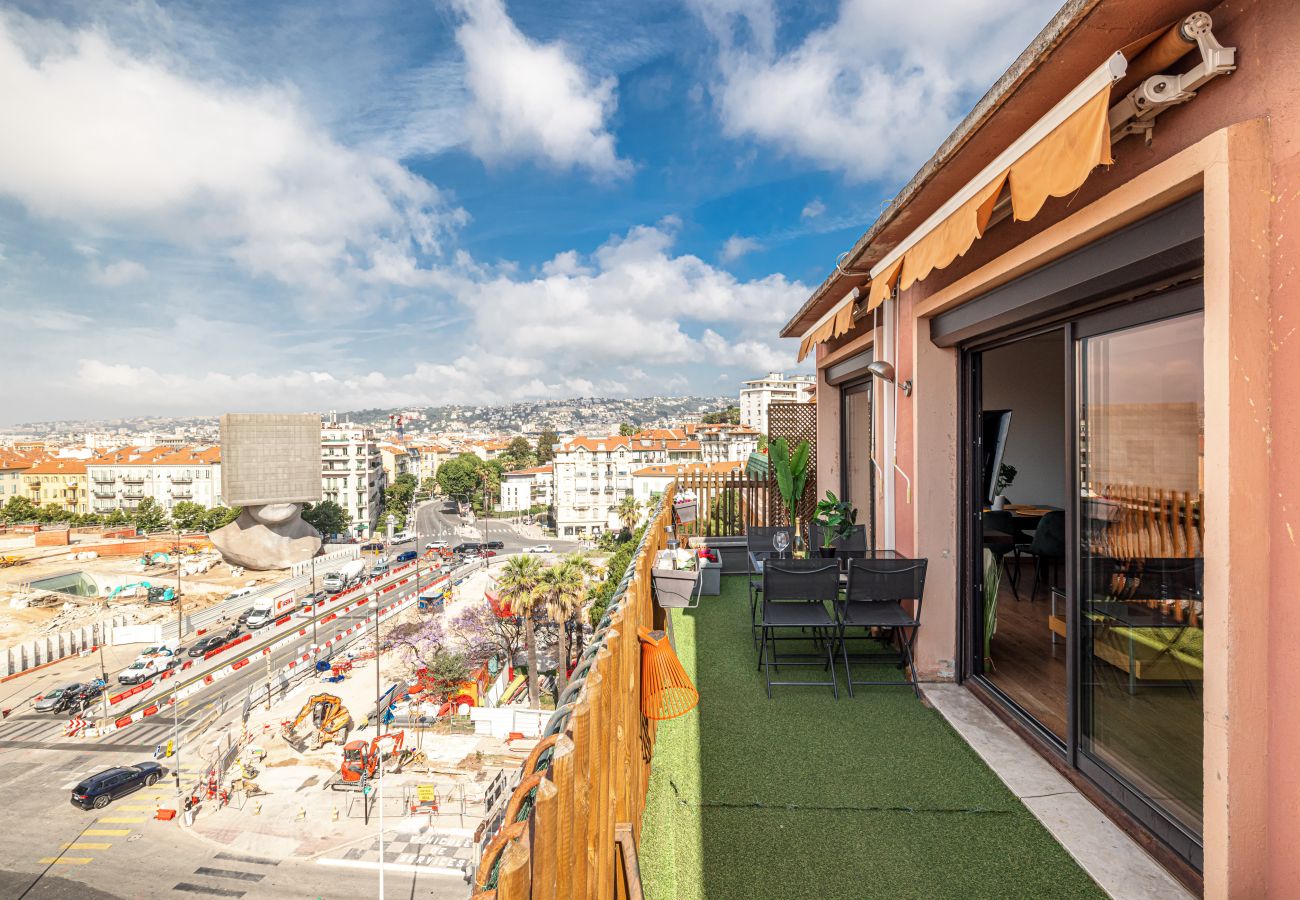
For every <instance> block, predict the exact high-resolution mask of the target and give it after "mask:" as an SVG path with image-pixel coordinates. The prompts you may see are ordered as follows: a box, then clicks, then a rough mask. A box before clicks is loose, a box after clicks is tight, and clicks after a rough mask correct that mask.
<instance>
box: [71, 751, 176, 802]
mask: <svg viewBox="0 0 1300 900" xmlns="http://www.w3.org/2000/svg"><path fill="white" fill-rule="evenodd" d="M165 771H166V770H164V769H163V767H162V766H160V765H158V763H156V762H142V763H138V764H137V765H134V766H117V767H116V768H113V769H105V770H104V771H102V772H96V773H95V774H94V775H91V776H90V777H89V778H87V779H86V780H85V781H83V782H81V783H80V784H78V785H77V786H76V787H74V788H73V789H72V805H73V806H79V807H81V808H82V809H103V808H104V807H105V806H108V804H109V803H111V802H112V801H114V800H116V799H117V798H118V797H125V796H126V795H127V794H130V793H133V792H135V791H138V790H140V788H142V787H152V786H153V785H155V784H157V783H158V779H160V778H162V777H163V775H164V774H165Z"/></svg>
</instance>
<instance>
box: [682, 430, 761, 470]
mask: <svg viewBox="0 0 1300 900" xmlns="http://www.w3.org/2000/svg"><path fill="white" fill-rule="evenodd" d="M685 430H686V432H687V433H688V434H689V435H691V436H692V437H694V438H695V439H696V440H697V441H699V442H700V456H701V458H702V459H703V461H704V462H706V463H723V462H745V461H746V460H748V459H749V455H750V454H751V453H753V452H754V451H756V450H757V449H758V438H759V435H760V432H759V431H758V430H756V429H754V428H750V427H749V426H748V425H687V426H686V429H685Z"/></svg>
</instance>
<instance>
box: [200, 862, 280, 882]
mask: <svg viewBox="0 0 1300 900" xmlns="http://www.w3.org/2000/svg"><path fill="white" fill-rule="evenodd" d="M194 874H195V875H207V876H208V877H209V878H233V879H235V880H236V881H261V880H262V879H263V878H265V877H266V876H265V875H263V874H262V873H261V872H238V871H236V870H234V869H213V868H209V867H208V866H199V867H198V868H197V869H195V870H194Z"/></svg>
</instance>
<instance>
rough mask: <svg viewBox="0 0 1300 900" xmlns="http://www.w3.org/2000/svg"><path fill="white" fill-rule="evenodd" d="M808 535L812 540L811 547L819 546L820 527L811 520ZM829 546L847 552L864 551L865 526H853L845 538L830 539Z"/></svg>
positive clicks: (865, 546) (820, 539)
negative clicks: (850, 532) (851, 532)
mask: <svg viewBox="0 0 1300 900" xmlns="http://www.w3.org/2000/svg"><path fill="white" fill-rule="evenodd" d="M808 537H809V539H810V540H811V541H812V547H813V549H816V548H817V547H820V546H821V545H822V527H821V526H820V525H818V524H817V523H816V522H813V523H812V527H811V528H810V529H809V531H808ZM831 546H832V547H834V548H835V549H836V550H840V551H846V552H849V553H866V552H867V526H865V525H855V526H853V534H851V535H849V536H848V537H847V538H844V537H836V538H835V540H833V541H831Z"/></svg>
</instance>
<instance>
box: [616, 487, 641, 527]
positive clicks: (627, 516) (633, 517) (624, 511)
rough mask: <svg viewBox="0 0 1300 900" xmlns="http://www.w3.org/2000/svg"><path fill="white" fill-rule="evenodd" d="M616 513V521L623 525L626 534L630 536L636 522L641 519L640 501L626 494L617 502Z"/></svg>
mask: <svg viewBox="0 0 1300 900" xmlns="http://www.w3.org/2000/svg"><path fill="white" fill-rule="evenodd" d="M617 513H618V520H619V521H620V522H622V523H623V527H624V528H626V529H627V533H628V534H631V533H632V529H633V528H635V527H636V523H637V520H638V519H640V518H641V501H640V500H638V499H637V498H635V497H633V496H632V495H631V494H628V495H627V496H626V497H624V498H623V499H622V500H620V501H619V504H618V510H617Z"/></svg>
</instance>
